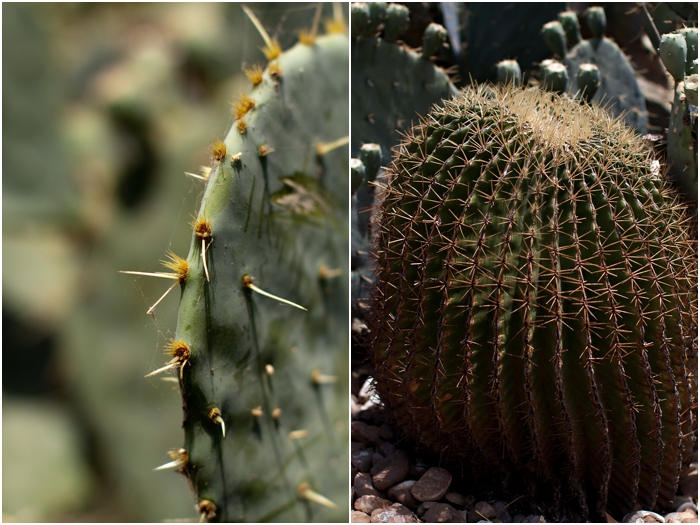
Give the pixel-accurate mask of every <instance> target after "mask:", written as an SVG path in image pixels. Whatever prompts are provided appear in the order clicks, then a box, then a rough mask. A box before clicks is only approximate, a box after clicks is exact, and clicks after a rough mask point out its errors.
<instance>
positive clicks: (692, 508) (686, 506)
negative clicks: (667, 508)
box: [676, 501, 698, 516]
mask: <svg viewBox="0 0 700 525" xmlns="http://www.w3.org/2000/svg"><path fill="white" fill-rule="evenodd" d="M686 510H690V511H692V512H693V514H695V515H696V516H697V515H698V507H697V506H696V505H695V503H693V502H692V501H686V502H685V503H682V504H681V505H678V508H677V509H676V512H685V511H686Z"/></svg>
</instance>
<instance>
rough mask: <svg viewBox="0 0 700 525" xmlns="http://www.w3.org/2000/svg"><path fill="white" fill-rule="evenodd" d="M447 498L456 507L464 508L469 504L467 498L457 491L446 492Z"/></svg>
mask: <svg viewBox="0 0 700 525" xmlns="http://www.w3.org/2000/svg"><path fill="white" fill-rule="evenodd" d="M445 499H446V500H447V501H448V502H449V503H451V504H452V505H454V506H455V507H462V508H464V507H466V506H467V498H466V497H465V496H462V495H461V494H458V493H457V492H448V493H447V494H445Z"/></svg>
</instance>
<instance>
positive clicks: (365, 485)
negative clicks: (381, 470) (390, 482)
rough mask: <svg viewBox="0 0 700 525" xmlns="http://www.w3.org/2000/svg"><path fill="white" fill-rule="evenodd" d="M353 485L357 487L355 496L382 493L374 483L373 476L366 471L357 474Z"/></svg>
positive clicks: (378, 494)
mask: <svg viewBox="0 0 700 525" xmlns="http://www.w3.org/2000/svg"><path fill="white" fill-rule="evenodd" d="M352 486H353V487H354V489H355V496H357V497H358V498H361V497H362V496H379V497H380V498H381V497H382V495H381V494H380V493H379V491H378V490H377V489H376V488H375V487H374V485H373V484H372V476H371V475H370V474H368V473H366V472H359V473H358V474H357V475H356V476H355V480H354V481H353V484H352Z"/></svg>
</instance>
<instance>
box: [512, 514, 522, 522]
mask: <svg viewBox="0 0 700 525" xmlns="http://www.w3.org/2000/svg"><path fill="white" fill-rule="evenodd" d="M524 521H525V516H524V515H523V514H516V515H515V516H513V521H511V523H522V522H524Z"/></svg>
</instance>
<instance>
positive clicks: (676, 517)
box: [664, 512, 683, 523]
mask: <svg viewBox="0 0 700 525" xmlns="http://www.w3.org/2000/svg"><path fill="white" fill-rule="evenodd" d="M682 519H683V515H682V514H681V513H680V512H672V513H671V514H666V517H665V518H664V522H665V523H683V522H682V521H681V520H682Z"/></svg>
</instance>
